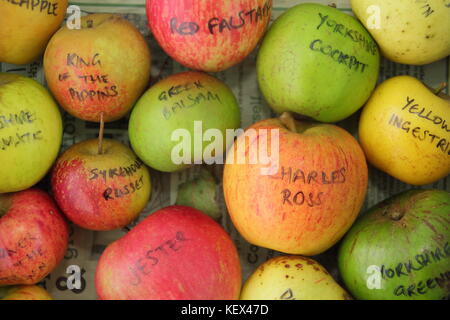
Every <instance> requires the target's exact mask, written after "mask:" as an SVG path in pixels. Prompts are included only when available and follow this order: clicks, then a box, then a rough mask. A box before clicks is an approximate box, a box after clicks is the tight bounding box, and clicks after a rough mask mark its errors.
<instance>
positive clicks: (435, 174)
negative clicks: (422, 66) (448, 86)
mask: <svg viewBox="0 0 450 320" xmlns="http://www.w3.org/2000/svg"><path fill="white" fill-rule="evenodd" d="M449 110H450V98H449V97H448V96H447V97H446V98H445V97H440V96H437V95H435V94H434V93H433V92H432V91H431V90H429V89H428V88H427V87H426V86H425V85H424V84H423V83H422V82H420V81H419V80H418V79H416V78H414V77H411V76H396V77H393V78H390V79H388V80H385V81H384V82H382V83H381V84H380V85H379V86H378V87H377V88H376V89H375V91H374V92H373V94H372V96H371V97H370V99H369V101H367V103H366V105H365V106H364V108H363V110H362V113H361V117H360V120H359V140H360V142H361V146H362V148H363V149H364V153H365V154H366V156H367V160H368V161H369V162H370V163H371V164H372V165H374V166H375V167H377V168H378V169H380V170H382V171H384V172H386V173H388V174H390V175H391V176H393V177H394V178H396V179H398V180H401V181H403V182H405V183H408V184H412V185H426V184H430V183H434V182H436V181H438V180H439V179H442V178H445V177H447V176H448V175H449V174H450V144H449V143H450V132H449V129H448V127H450V112H449Z"/></svg>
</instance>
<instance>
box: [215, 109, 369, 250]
mask: <svg viewBox="0 0 450 320" xmlns="http://www.w3.org/2000/svg"><path fill="white" fill-rule="evenodd" d="M274 145H275V146H278V148H276V147H275V148H274V147H273V146H274ZM267 146H270V150H265V149H266V148H267ZM277 149H278V150H277ZM269 151H270V157H269V158H268V159H269V160H270V161H266V160H265V159H264V158H265V157H261V155H262V154H264V153H266V152H267V154H269ZM255 159H256V160H257V161H255ZM268 169H270V170H268ZM367 184H368V169H367V164H366V159H365V157H364V153H363V151H362V149H361V147H360V146H359V144H358V142H357V141H356V140H355V138H353V136H352V135H350V134H349V133H348V132H347V131H345V130H344V129H342V128H340V127H338V126H335V125H331V124H320V123H314V122H306V121H295V120H294V119H292V117H289V116H285V115H283V117H281V118H279V119H278V118H275V119H267V120H263V121H260V122H258V123H256V124H253V125H252V126H250V127H249V128H247V129H246V131H245V132H244V134H242V135H240V136H239V137H238V138H237V140H236V141H235V144H234V145H233V147H232V148H230V150H229V151H228V153H227V158H226V164H225V168H224V174H223V190H224V196H225V202H226V205H227V208H228V212H229V213H230V217H231V219H232V221H233V223H234V225H235V226H236V228H237V230H238V231H239V233H240V234H241V235H242V236H243V237H244V238H245V239H246V240H247V241H249V242H250V243H252V244H254V245H257V246H261V247H265V248H269V249H273V250H277V251H281V252H284V253H288V254H301V255H306V256H311V255H316V254H319V253H322V252H324V251H325V250H327V249H329V248H330V247H332V246H333V245H334V244H335V243H336V242H337V241H338V240H339V239H340V238H341V237H342V236H343V235H344V234H345V232H346V231H347V230H348V229H349V228H350V226H351V225H352V223H353V222H354V221H355V219H356V217H357V216H358V213H359V210H360V209H361V207H362V205H363V203H364V199H365V196H366V191H367Z"/></svg>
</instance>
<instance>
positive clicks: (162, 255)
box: [95, 206, 242, 300]
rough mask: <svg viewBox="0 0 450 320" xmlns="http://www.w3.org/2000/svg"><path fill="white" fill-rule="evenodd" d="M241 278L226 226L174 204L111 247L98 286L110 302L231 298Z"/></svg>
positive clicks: (236, 294) (100, 266) (103, 259)
mask: <svg viewBox="0 0 450 320" xmlns="http://www.w3.org/2000/svg"><path fill="white" fill-rule="evenodd" d="M241 280H242V279H241V266H240V261H239V256H238V253H237V250H236V247H235V246H234V244H233V241H232V240H231V238H230V237H229V235H228V234H227V233H226V232H225V230H224V229H223V228H222V227H221V226H220V225H219V224H218V223H217V222H215V221H214V220H213V219H211V218H210V217H208V216H207V215H206V214H204V213H203V212H201V211H199V210H197V209H194V208H191V207H185V206H170V207H166V208H164V209H161V210H159V211H157V212H155V213H153V214H152V215H150V216H149V217H147V218H146V219H144V220H143V221H142V222H140V223H139V224H138V225H137V226H136V227H135V228H134V229H132V230H131V231H130V232H129V233H128V234H127V235H125V236H124V237H123V238H121V239H119V240H117V241H115V242H113V243H112V244H110V245H109V246H108V247H107V248H106V250H105V251H104V252H103V254H102V256H101V257H100V260H99V263H98V266H97V270H96V275H95V286H96V288H97V294H98V296H99V298H100V299H105V300H110V299H114V300H172V299H176V300H198V299H200V300H215V299H219V300H220V299H224V300H230V299H238V298H239V293H240V289H241Z"/></svg>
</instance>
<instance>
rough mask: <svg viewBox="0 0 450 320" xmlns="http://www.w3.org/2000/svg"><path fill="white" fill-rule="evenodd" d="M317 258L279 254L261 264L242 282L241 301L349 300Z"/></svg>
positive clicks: (348, 296)
mask: <svg viewBox="0 0 450 320" xmlns="http://www.w3.org/2000/svg"><path fill="white" fill-rule="evenodd" d="M350 299H351V297H350V295H349V294H348V293H347V292H346V291H345V290H344V289H343V288H342V287H341V286H339V284H337V283H336V281H335V280H334V279H333V277H332V276H331V275H330V274H329V273H328V271H327V270H326V269H325V268H324V267H323V266H322V265H321V264H320V263H318V262H317V261H315V260H313V259H310V258H306V257H302V256H279V257H275V258H272V259H270V260H268V261H266V262H264V263H263V264H261V265H260V266H259V267H258V268H257V269H256V270H255V271H254V272H253V273H252V274H251V275H250V277H249V278H248V279H247V280H246V281H245V284H244V286H243V288H242V293H241V300H350Z"/></svg>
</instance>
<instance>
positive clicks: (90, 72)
mask: <svg viewBox="0 0 450 320" xmlns="http://www.w3.org/2000/svg"><path fill="white" fill-rule="evenodd" d="M150 63H151V61H150V50H149V48H148V45H147V43H146V42H145V39H144V37H143V36H142V35H141V33H140V32H139V30H138V29H136V27H134V26H133V25H132V24H131V23H130V22H128V21H127V20H126V19H125V18H122V17H121V16H119V15H115V14H91V15H87V16H84V17H82V18H81V29H79V30H78V29H72V30H71V29H69V28H67V27H66V26H64V27H62V28H61V29H60V30H59V31H58V32H57V33H56V34H55V35H54V36H53V37H52V39H51V40H50V42H49V44H48V46H47V49H46V51H45V55H44V71H45V77H46V80H47V83H48V86H49V88H50V90H51V92H52V93H53V95H54V96H55V98H56V99H57V100H58V102H59V103H60V105H61V106H62V107H63V108H64V109H65V110H66V111H67V112H69V113H70V114H72V115H73V116H75V117H77V118H80V119H83V120H87V121H93V122H99V121H100V119H101V114H102V113H103V115H104V121H105V122H109V121H114V120H117V119H120V118H122V117H123V116H125V114H126V113H127V112H128V111H129V110H130V109H131V108H132V107H133V104H134V103H135V102H136V100H137V99H138V98H139V96H140V95H141V93H142V92H143V91H144V90H145V88H146V87H147V85H148V81H149V78H150Z"/></svg>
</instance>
